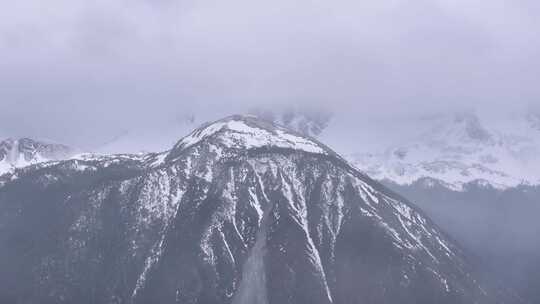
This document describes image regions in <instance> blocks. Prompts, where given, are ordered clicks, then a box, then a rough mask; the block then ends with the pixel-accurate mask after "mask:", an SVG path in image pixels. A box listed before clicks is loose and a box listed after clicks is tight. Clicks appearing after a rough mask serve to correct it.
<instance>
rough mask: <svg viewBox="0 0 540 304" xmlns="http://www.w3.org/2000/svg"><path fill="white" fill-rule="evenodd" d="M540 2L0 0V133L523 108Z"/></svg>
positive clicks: (539, 44)
mask: <svg viewBox="0 0 540 304" xmlns="http://www.w3.org/2000/svg"><path fill="white" fill-rule="evenodd" d="M539 2H540V1H537V0H490V1H486V0H431V1H428V0H415V1H406V0H373V1H358V0H354V1H353V0H351V1H339V0H336V1H322V0H312V1H305V0H295V1H290V0H273V1H265V2H262V1H248V0H246V1H239V0H229V1H206V0H198V1H192V0H186V1H176V0H154V1H150V0H130V1H127V0H125V1H124V0H93V1H88V0H49V1H43V0H18V1H4V2H3V3H2V4H1V5H0V135H2V136H22V135H25V136H32V137H42V138H49V139H54V140H57V141H63V142H67V143H72V144H75V145H79V146H92V145H95V144H98V143H99V142H103V141H106V140H108V139H110V138H111V137H114V136H115V135H116V134H119V133H121V132H123V131H124V130H130V129H132V128H141V127H145V126H152V125H153V126H156V125H166V123H164V122H166V121H173V120H175V119H177V118H178V117H182V115H185V113H205V115H206V116H208V117H217V116H221V115H225V114H226V113H230V112H243V111H245V110H246V109H248V108H252V107H254V106H257V105H267V106H268V105H270V104H272V105H274V104H275V105H276V106H278V105H298V106H316V107H326V108H328V109H329V110H331V111H333V112H334V113H349V114H351V113H352V114H354V115H360V117H363V118H366V117H371V119H373V121H381V122H382V121H389V120H390V117H394V116H399V117H408V116H415V115H419V114H423V113H431V112H437V111H447V110H450V109H455V108H463V107H467V108H476V109H479V110H481V111H487V110H493V109H497V110H499V111H507V110H515V109H517V108H520V107H525V106H527V105H533V106H534V105H536V104H538V103H540V98H539V97H540V85H539V84H538V81H539V79H540V77H539V76H540V75H539V74H540V3H539ZM181 135H183V134H181ZM181 135H179V137H180V136H181Z"/></svg>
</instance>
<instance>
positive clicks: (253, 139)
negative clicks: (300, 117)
mask: <svg viewBox="0 0 540 304" xmlns="http://www.w3.org/2000/svg"><path fill="white" fill-rule="evenodd" d="M209 137H217V139H218V140H219V141H220V142H221V143H222V144H224V145H226V146H228V147H231V148H238V149H250V148H260V147H278V148H289V149H294V150H302V151H305V152H310V153H318V154H326V150H325V149H324V148H323V147H322V146H321V145H319V144H318V143H316V142H314V141H312V140H310V139H308V138H306V137H304V136H301V135H296V134H292V133H291V132H289V131H287V130H286V129H283V128H281V127H278V126H276V125H270V124H269V125H268V126H267V125H264V126H263V125H261V124H259V123H257V122H256V120H254V119H253V117H251V116H232V117H229V118H226V119H223V120H220V121H217V122H214V123H212V124H209V125H206V126H204V127H202V128H199V129H197V130H195V131H194V132H192V133H191V134H189V135H188V136H186V137H184V138H183V139H182V140H181V141H180V142H179V143H178V144H177V145H176V147H180V148H183V149H185V148H189V147H191V146H194V145H196V144H197V143H199V142H201V141H202V140H204V139H206V138H209Z"/></svg>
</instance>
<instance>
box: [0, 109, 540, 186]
mask: <svg viewBox="0 0 540 304" xmlns="http://www.w3.org/2000/svg"><path fill="white" fill-rule="evenodd" d="M250 113H252V114H254V115H257V116H259V117H262V118H264V119H267V120H271V121H273V122H275V123H278V124H280V125H284V126H286V127H288V128H289V129H292V130H295V131H297V132H299V133H301V134H305V135H310V136H315V137H317V138H320V139H321V140H323V141H325V142H331V140H330V137H331V136H332V134H330V133H329V132H327V130H328V129H331V128H334V127H335V125H337V124H336V121H337V120H339V118H338V117H332V115H330V114H329V113H326V112H323V111H302V110H290V109H289V110H286V111H268V110H261V109H256V110H252V111H250ZM199 121H200V119H198V117H196V116H195V115H191V114H190V115H187V116H186V117H181V118H179V119H178V120H176V121H174V122H164V123H163V125H160V126H157V127H156V128H153V129H152V128H149V129H147V130H145V129H141V130H129V131H125V132H123V133H122V134H120V135H118V136H115V137H114V138H113V139H112V140H110V141H108V142H106V143H104V144H103V145H101V146H99V147H96V148H95V149H92V150H91V152H95V153H99V154H111V153H140V152H151V151H159V150H163V149H164V148H165V147H167V146H170V145H171V144H172V143H173V142H174V141H175V139H176V138H177V137H178V136H179V134H186V133H187V132H188V130H189V129H192V128H193V127H194V126H195V125H196V124H198V123H199ZM421 125H422V126H425V130H423V131H420V132H418V136H416V137H414V136H412V137H411V136H409V138H412V139H411V140H408V141H405V142H400V143H396V144H393V145H390V146H387V147H383V148H382V149H381V150H379V151H365V150H361V147H358V148H352V149H351V150H350V151H341V150H339V149H338V151H340V152H342V154H343V155H346V158H347V159H348V160H349V161H351V162H352V163H353V164H354V165H355V166H356V167H357V168H358V169H360V170H362V171H364V172H365V173H366V174H368V175H369V176H371V177H372V178H374V179H376V180H381V181H387V182H392V183H396V184H398V185H410V184H412V183H415V182H418V181H422V182H423V183H424V184H425V186H428V187H429V186H430V185H433V184H438V185H442V186H444V187H446V188H449V189H452V190H458V191H459V190H461V189H463V187H464V186H465V185H467V184H470V183H475V184H478V185H484V186H487V185H490V186H492V187H494V188H497V189H507V188H510V187H515V186H518V185H523V184H525V185H538V184H540V115H539V114H533V113H527V114H526V115H515V116H512V117H508V118H505V119H483V118H481V117H479V116H478V115H476V114H474V113H472V112H463V113H457V114H449V115H439V116H434V117H431V118H429V119H425V120H424V121H423V122H422V124H421ZM359 129H361V128H359ZM332 132H334V133H336V132H337V133H339V132H351V131H350V130H348V131H346V130H337V131H336V130H332ZM386 135H387V134H381V136H380V137H381V138H382V137H385V136H386ZM349 137H351V138H352V139H351V141H352V142H354V141H358V142H362V143H363V142H364V141H363V139H362V137H363V135H362V131H361V130H355V131H354V134H351V135H350V136H349ZM356 137H358V138H356ZM355 149H357V150H355ZM75 154H76V151H75V150H74V149H72V148H70V147H68V146H66V145H60V144H51V143H47V142H43V141H37V140H32V139H28V138H23V139H7V140H5V141H2V142H0V174H2V173H5V172H7V171H9V170H11V169H13V168H18V167H24V166H27V165H30V164H35V163H39V162H43V161H50V160H61V159H66V158H70V157H72V156H74V155H75Z"/></svg>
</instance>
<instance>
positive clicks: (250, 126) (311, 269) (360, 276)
mask: <svg viewBox="0 0 540 304" xmlns="http://www.w3.org/2000/svg"><path fill="white" fill-rule="evenodd" d="M21 189H24V191H21ZM0 219H2V222H1V224H2V226H1V227H2V229H0V246H1V247H2V248H4V249H3V250H2V251H0V268H1V269H2V272H0V281H1V282H3V284H2V285H1V286H0V300H2V301H4V302H12V303H21V302H24V303H37V302H40V303H165V304H166V303H199V304H223V303H227V304H229V303H231V304H248V303H249V304H259V303H260V304H267V303H270V304H274V303H276V304H277V303H279V304H286V303H290V304H304V303H306V304H307V303H310V304H329V303H344V304H345V303H411V304H412V303H415V304H422V303H426V304H427V303H441V304H450V303H452V304H455V303H463V304H465V303H471V304H472V303H505V301H506V299H507V298H506V295H505V294H503V293H502V292H496V291H494V289H491V288H489V286H482V284H481V283H480V281H479V280H478V279H476V278H475V273H474V270H473V269H472V268H471V267H470V265H468V262H467V258H466V256H465V255H464V253H463V252H462V251H461V250H460V249H459V246H457V245H456V244H454V243H453V242H452V241H451V240H449V239H448V238H447V237H446V235H445V234H444V233H443V232H441V231H440V229H439V228H438V227H437V226H436V225H434V224H433V223H432V222H431V221H430V220H429V219H428V218H426V216H425V215H424V214H423V213H422V212H420V211H419V210H417V208H416V207H415V206H414V205H413V204H411V203H409V202H407V201H406V200H404V199H403V198H401V197H400V196H398V195H396V194H394V193H392V192H390V191H388V190H387V189H386V188H385V187H383V186H381V185H380V184H378V183H377V182H374V181H373V180H371V179H369V178H368V177H366V176H365V175H363V174H362V173H360V172H359V171H357V170H355V169H354V168H353V167H351V166H350V165H349V164H348V163H347V162H346V161H344V160H343V159H342V158H340V157H339V156H337V155H336V154H335V153H334V152H332V151H331V150H330V149H329V148H327V147H325V146H324V145H322V144H320V143H318V142H317V141H316V140H313V139H311V138H309V137H305V136H302V135H299V134H297V133H295V132H293V131H290V130H288V129H285V128H283V127H280V126H277V125H275V124H272V123H270V122H267V121H263V120H259V119H257V118H256V117H250V116H247V117H246V116H232V117H228V118H226V119H223V120H219V121H216V122H214V123H210V124H206V125H204V126H202V127H200V128H198V129H197V130H195V131H194V132H192V133H191V134H190V135H188V136H186V137H184V138H183V139H181V140H180V141H179V142H178V143H177V144H176V145H175V146H174V147H173V148H172V149H171V150H170V151H167V152H164V153H160V154H148V155H146V156H136V157H135V156H134V157H127V156H122V157H120V156H110V157H101V158H94V159H92V158H87V159H79V160H68V161H64V162H59V163H51V164H49V165H46V166H40V167H31V168H29V169H26V170H19V171H17V172H16V173H15V174H14V175H12V176H11V177H10V178H8V179H6V181H5V182H4V183H3V184H2V183H0ZM508 303H515V302H508Z"/></svg>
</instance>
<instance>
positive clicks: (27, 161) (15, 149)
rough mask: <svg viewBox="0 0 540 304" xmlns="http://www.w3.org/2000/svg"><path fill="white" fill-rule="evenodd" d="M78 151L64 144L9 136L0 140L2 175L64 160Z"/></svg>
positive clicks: (0, 168)
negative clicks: (19, 169) (18, 169)
mask: <svg viewBox="0 0 540 304" xmlns="http://www.w3.org/2000/svg"><path fill="white" fill-rule="evenodd" d="M76 153H78V150H77V149H75V148H71V147H69V146H66V145H62V144H57V143H50V142H44V141H36V140H32V139H30V138H19V139H14V138H8V139H6V140H3V141H0V175H2V174H4V173H7V172H10V171H13V170H14V169H16V168H22V167H26V166H29V165H33V164H38V163H42V162H47V161H55V160H64V159H67V158H70V157H71V156H74V155H75V154H76Z"/></svg>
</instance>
